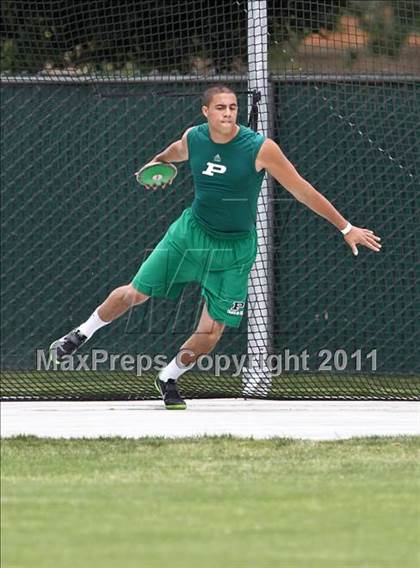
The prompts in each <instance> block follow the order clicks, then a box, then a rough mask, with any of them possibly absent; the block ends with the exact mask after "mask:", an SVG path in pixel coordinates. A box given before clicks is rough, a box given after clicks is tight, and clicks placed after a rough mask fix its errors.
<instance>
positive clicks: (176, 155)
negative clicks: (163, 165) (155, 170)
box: [151, 127, 192, 162]
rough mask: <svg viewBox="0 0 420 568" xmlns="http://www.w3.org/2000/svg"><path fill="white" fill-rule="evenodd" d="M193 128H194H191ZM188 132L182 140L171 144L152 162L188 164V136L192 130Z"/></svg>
mask: <svg viewBox="0 0 420 568" xmlns="http://www.w3.org/2000/svg"><path fill="white" fill-rule="evenodd" d="M191 128H192V127H191ZM191 128H187V130H186V131H185V132H184V134H183V135H182V138H181V139H180V140H177V141H176V142H173V143H172V144H170V145H169V146H168V147H167V148H165V150H163V152H160V153H159V154H157V155H156V156H155V157H154V158H153V160H151V161H152V162H186V161H187V160H188V144H187V134H188V132H189V131H190V130H191Z"/></svg>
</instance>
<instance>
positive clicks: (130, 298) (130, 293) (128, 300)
mask: <svg viewBox="0 0 420 568" xmlns="http://www.w3.org/2000/svg"><path fill="white" fill-rule="evenodd" d="M114 292H118V293H119V295H120V297H121V299H122V301H123V302H124V304H126V305H127V306H129V307H131V306H138V305H139V304H143V302H146V300H148V299H149V296H146V294H143V292H139V291H138V290H136V289H135V288H134V286H133V285H132V284H127V285H126V286H121V287H120V288H117V289H116V290H114Z"/></svg>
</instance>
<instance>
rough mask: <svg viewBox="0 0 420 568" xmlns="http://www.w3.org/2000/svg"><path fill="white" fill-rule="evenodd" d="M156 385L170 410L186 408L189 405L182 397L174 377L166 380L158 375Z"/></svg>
mask: <svg viewBox="0 0 420 568" xmlns="http://www.w3.org/2000/svg"><path fill="white" fill-rule="evenodd" d="M155 387H156V389H157V391H158V392H159V394H160V395H161V396H162V398H163V402H164V403H165V408H167V409H168V410H185V409H186V408H187V405H186V404H185V400H184V399H183V398H182V397H181V395H180V394H179V391H178V387H177V386H176V381H175V380H174V379H168V380H167V381H166V382H165V381H162V380H161V379H159V377H156V379H155Z"/></svg>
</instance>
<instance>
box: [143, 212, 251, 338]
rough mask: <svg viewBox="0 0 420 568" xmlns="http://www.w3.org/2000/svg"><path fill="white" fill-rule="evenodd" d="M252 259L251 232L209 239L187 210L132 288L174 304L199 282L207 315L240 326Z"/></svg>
mask: <svg viewBox="0 0 420 568" xmlns="http://www.w3.org/2000/svg"><path fill="white" fill-rule="evenodd" d="M256 254H257V234H256V231H255V229H254V230H253V231H252V232H250V233H249V234H248V233H246V234H245V235H243V234H242V235H240V236H239V235H234V236H229V238H227V237H225V236H224V235H223V236H219V235H216V234H211V233H209V232H208V231H207V230H206V229H204V227H203V226H202V225H201V224H199V222H198V221H197V220H196V219H195V218H194V216H193V214H192V212H191V209H186V210H185V211H184V212H183V214H182V215H181V217H179V219H177V220H176V221H175V222H174V223H172V225H171V226H170V227H169V229H168V231H167V232H166V234H165V236H164V237H163V239H162V240H161V241H160V242H159V244H158V245H157V246H156V248H155V249H154V250H153V251H152V253H151V254H150V255H149V256H148V258H147V259H146V260H145V262H143V264H142V265H141V266H140V268H139V271H138V272H137V274H136V276H135V277H134V279H133V281H132V285H133V286H134V288H135V289H136V290H138V291H139V292H142V293H143V294H146V295H147V296H160V297H166V298H170V299H172V300H175V299H176V298H177V297H178V296H179V294H180V292H181V291H182V289H183V288H184V286H185V285H186V284H187V283H188V282H198V283H199V284H200V285H201V289H202V294H203V296H204V298H205V301H206V304H207V309H208V312H209V314H210V316H211V317H212V318H213V319H214V320H215V321H218V322H222V323H225V324H227V325H229V326H231V327H239V325H240V323H241V319H242V316H243V312H244V308H245V302H246V297H247V291H248V276H249V272H250V270H251V268H252V265H253V264H254V262H255V257H256Z"/></svg>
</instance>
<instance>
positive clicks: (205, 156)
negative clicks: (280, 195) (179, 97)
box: [187, 123, 265, 237]
mask: <svg viewBox="0 0 420 568" xmlns="http://www.w3.org/2000/svg"><path fill="white" fill-rule="evenodd" d="M264 140H265V138H264V136H263V135H262V134H259V133H257V132H254V131H253V130H251V128H247V127H246V126H242V125H240V127H239V131H238V133H237V134H236V136H235V138H233V139H232V140H231V141H230V142H227V143H226V144H217V143H216V142H213V141H212V140H211V138H210V133H209V126H208V124H207V123H205V124H200V125H199V126H195V127H194V128H192V129H191V130H190V131H189V132H188V135H187V141H188V154H189V162H190V166H191V171H192V175H193V180H194V187H195V196H194V201H193V203H192V207H191V209H192V213H193V215H194V217H195V218H196V219H197V221H198V222H199V223H200V224H201V225H203V226H204V228H205V229H207V230H208V231H209V232H211V233H214V234H216V235H220V233H222V236H226V237H229V236H232V237H233V236H244V234H249V232H250V231H252V230H253V228H254V227H255V222H256V216H257V202H258V196H259V194H260V190H261V184H262V181H263V178H264V173H265V170H261V171H260V172H257V171H256V170H255V159H256V157H257V154H258V151H259V149H260V148H261V145H262V143H263V142H264Z"/></svg>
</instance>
